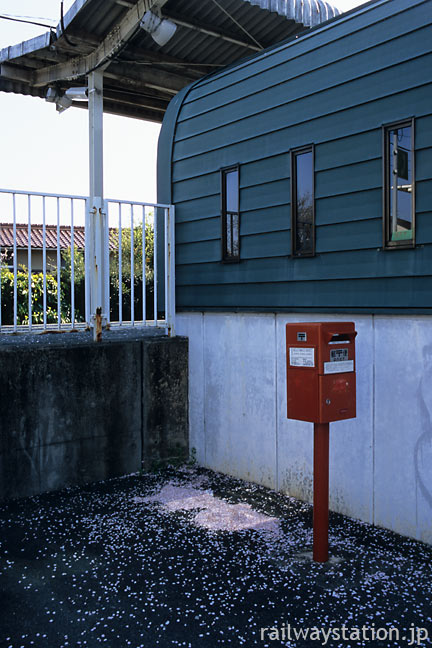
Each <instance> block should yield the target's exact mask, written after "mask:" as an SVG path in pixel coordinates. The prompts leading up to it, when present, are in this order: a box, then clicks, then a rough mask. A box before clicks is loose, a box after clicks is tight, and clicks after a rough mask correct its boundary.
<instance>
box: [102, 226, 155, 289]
mask: <svg viewBox="0 0 432 648" xmlns="http://www.w3.org/2000/svg"><path fill="white" fill-rule="evenodd" d="M110 240H111V242H112V243H114V244H115V250H114V251H113V252H111V255H110V276H111V282H112V284H114V285H115V282H116V281H117V286H118V275H119V265H120V254H119V232H118V231H115V232H114V233H112V232H111V234H110ZM153 254H154V231H153V226H152V225H151V224H150V223H146V227H145V263H146V271H145V278H146V283H151V282H152V281H153ZM121 256H122V260H121V261H122V262H121V271H122V280H123V281H124V285H123V292H124V293H128V292H129V291H130V278H131V228H130V227H124V228H123V229H122V235H121ZM133 263H134V276H135V277H136V278H142V275H143V230H142V227H140V226H139V227H134V228H133Z"/></svg>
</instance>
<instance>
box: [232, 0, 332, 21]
mask: <svg viewBox="0 0 432 648" xmlns="http://www.w3.org/2000/svg"><path fill="white" fill-rule="evenodd" d="M244 1H245V2H249V3H250V4H251V5H256V6H257V7H260V9H265V10H266V11H274V12H275V13H277V14H279V16H284V17H285V18H288V19H289V20H295V22H297V23H302V24H303V25H304V26H305V27H313V26H314V25H318V24H319V23H322V22H324V21H325V20H330V18H335V17H336V16H338V15H339V14H340V13H341V11H340V9H337V8H336V7H334V6H333V5H332V4H331V3H330V2H325V1H324V0H244Z"/></svg>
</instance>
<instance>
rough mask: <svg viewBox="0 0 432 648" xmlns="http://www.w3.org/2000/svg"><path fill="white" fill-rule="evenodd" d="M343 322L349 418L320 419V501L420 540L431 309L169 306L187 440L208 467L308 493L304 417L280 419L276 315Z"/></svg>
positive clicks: (427, 511)
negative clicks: (326, 423)
mask: <svg viewBox="0 0 432 648" xmlns="http://www.w3.org/2000/svg"><path fill="white" fill-rule="evenodd" d="M326 320H343V321H354V322H355V324H356V329H357V331H358V336H357V340H356V357H357V418H356V419H352V420H349V421H339V422H337V423H332V424H331V433H330V439H331V441H330V508H331V509H332V510H334V511H337V512H340V513H343V514H345V515H350V516H352V517H355V518H358V519H361V520H364V521H366V522H373V523H375V524H377V525H379V526H383V527H386V528H389V529H392V530H394V531H397V532H399V533H402V534H404V535H408V536H411V537H415V538H418V539H419V540H422V541H424V542H428V543H431V544H432V387H431V386H432V318H430V317H426V316H424V317H421V316H419V317H402V316H401V317H397V316H394V317H387V316H371V315H352V316H351V317H350V316H334V315H328V314H319V315H311V314H308V315H307V316H305V315H302V314H293V315H290V314H281V313H279V314H254V313H250V314H249V313H236V314H231V313H229V314H228V313H191V314H186V313H180V314H178V315H177V328H178V332H179V334H182V335H187V336H188V337H189V349H190V351H189V353H190V445H191V447H195V448H196V451H197V459H198V462H199V463H200V464H202V465H205V466H208V467H209V468H212V469H214V470H220V471H221V472H224V473H227V474H231V475H234V476H237V477H242V478H244V479H248V480H251V481H255V482H257V483H260V484H264V485H266V486H270V487H272V488H277V489H278V490H281V491H283V492H286V493H288V494H290V495H292V496H294V497H298V498H300V499H303V500H305V501H309V502H310V501H311V500H312V449H313V446H312V441H313V425H312V424H311V423H304V422H302V421H293V420H288V419H287V418H286V363H285V324H286V323H287V322H296V321H326Z"/></svg>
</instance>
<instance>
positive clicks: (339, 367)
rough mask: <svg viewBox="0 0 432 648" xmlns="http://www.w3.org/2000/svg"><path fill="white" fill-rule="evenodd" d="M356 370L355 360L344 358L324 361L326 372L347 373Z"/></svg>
mask: <svg viewBox="0 0 432 648" xmlns="http://www.w3.org/2000/svg"><path fill="white" fill-rule="evenodd" d="M348 371H354V360H342V362H324V373H325V374H332V373H346V372H348Z"/></svg>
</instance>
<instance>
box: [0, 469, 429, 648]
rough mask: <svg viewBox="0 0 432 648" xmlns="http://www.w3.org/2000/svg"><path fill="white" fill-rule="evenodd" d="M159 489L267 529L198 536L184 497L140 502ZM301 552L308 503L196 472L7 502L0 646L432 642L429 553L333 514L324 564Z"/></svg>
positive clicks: (193, 647) (0, 537) (1, 510)
mask: <svg viewBox="0 0 432 648" xmlns="http://www.w3.org/2000/svg"><path fill="white" fill-rule="evenodd" d="M167 484H171V485H174V490H175V488H177V487H178V488H181V487H186V488H190V487H191V484H192V485H194V486H193V488H194V489H195V490H194V492H196V491H197V490H200V491H203V492H205V497H207V500H208V501H209V502H213V501H214V502H215V503H216V504H217V503H221V500H222V504H223V503H224V502H225V503H229V504H232V505H235V504H249V505H250V506H251V507H252V509H253V510H255V511H257V512H259V513H261V514H265V515H268V516H272V517H276V518H278V519H279V520H280V522H279V523H277V526H278V528H279V532H278V533H275V532H274V529H273V530H272V529H271V526H272V525H271V524H270V525H269V530H267V531H266V530H262V529H248V528H245V529H243V530H237V531H232V530H219V531H215V530H209V529H208V528H206V527H205V526H199V525H198V524H197V522H196V521H197V520H198V519H199V518H198V517H197V514H198V513H199V511H198V510H197V509H195V508H193V506H194V504H193V500H190V502H192V504H191V503H190V502H189V504H190V506H189V507H187V506H186V507H185V508H182V506H183V505H182V503H181V502H180V504H179V503H178V502H177V503H176V505H178V506H179V507H180V508H179V510H169V509H167V508H166V506H164V505H162V504H161V503H160V502H159V501H157V495H156V499H155V498H153V499H148V500H147V499H146V497H148V496H151V495H153V494H154V493H156V494H157V493H158V492H159V491H160V490H161V488H163V487H164V485H165V486H166V485H167ZM176 492H177V491H176ZM179 492H180V491H179ZM134 498H137V499H136V500H134ZM212 498H213V499H212ZM223 505H224V506H225V509H224V510H225V514H226V516H227V517H226V520H225V522H226V521H227V520H228V526H229V524H231V522H232V521H233V520H234V523H235V521H236V520H237V521H238V520H239V519H240V517H241V515H240V514H239V513H237V512H236V511H237V509H236V507H227V506H226V504H223ZM191 507H192V508H191ZM174 508H175V507H174ZM210 508H211V504H210ZM217 509H218V505H217V506H215V510H214V511H210V512H209V513H208V515H207V517H206V520H207V522H208V521H209V520H212V521H213V525H216V527H217V524H218V517H217V516H218V511H217ZM231 512H232V513H231ZM231 515H232V518H230V516H231ZM239 515H240V517H239ZM236 516H237V517H236ZM264 527H265V525H264ZM311 544H312V510H311V507H310V506H309V505H306V504H304V503H302V502H299V501H297V500H294V499H292V498H289V497H287V496H285V495H283V494H281V493H276V492H274V491H271V490H268V489H266V488H263V487H260V486H256V485H254V484H250V483H246V482H243V481H240V480H236V479H232V478H229V477H226V476H223V475H220V474H217V473H213V472H211V471H207V470H204V469H198V468H197V469H196V468H193V469H191V468H187V467H185V468H180V469H165V470H164V471H161V472H159V473H155V474H142V475H140V474H136V475H130V476H126V477H123V478H120V479H112V480H108V481H105V482H102V483H99V484H92V485H89V486H87V487H80V488H78V487H77V488H70V489H65V490H62V491H58V492H55V493H48V494H44V495H40V496H36V497H31V498H28V499H23V500H15V501H12V502H9V503H6V504H3V505H2V506H1V507H0V646H1V647H2V648H3V647H4V646H10V647H13V648H19V647H20V646H23V647H25V648H27V647H29V646H40V647H44V648H45V647H47V648H60V647H73V648H75V647H83V646H89V647H91V648H93V647H96V646H99V645H103V646H109V647H115V648H124V647H128V646H132V647H133V648H138V647H145V648H153V647H156V646H161V647H168V646H170V647H171V646H185V647H189V648H201V647H205V648H208V647H210V648H212V647H218V646H236V647H237V646H245V647H247V648H248V647H249V646H250V647H252V646H262V647H271V646H287V647H291V646H295V647H296V648H297V647H298V648H314V647H315V646H322V645H325V646H329V647H330V648H336V647H337V648H338V647H339V646H340V647H344V648H345V647H347V646H348V647H350V648H351V647H352V648H354V647H357V646H370V647H373V648H375V647H379V646H385V647H386V648H388V647H392V646H397V647H398V648H400V647H403V646H409V645H412V646H430V645H432V642H431V639H428V638H426V633H428V634H429V635H430V636H431V637H432V591H431V588H432V547H429V546H427V545H424V544H422V543H419V542H416V541H414V540H410V539H407V538H404V537H402V536H399V535H397V534H394V533H391V532H389V531H385V530H382V529H378V528H375V527H372V526H370V525H367V524H364V523H361V522H358V521H355V520H352V519H350V518H346V517H343V516H341V515H337V514H331V516H330V545H331V548H330V553H331V556H332V560H331V561H330V562H329V563H326V564H317V563H313V562H312V561H311V559H310V554H309V552H310V550H311ZM299 633H300V634H299ZM305 633H306V634H305Z"/></svg>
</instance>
